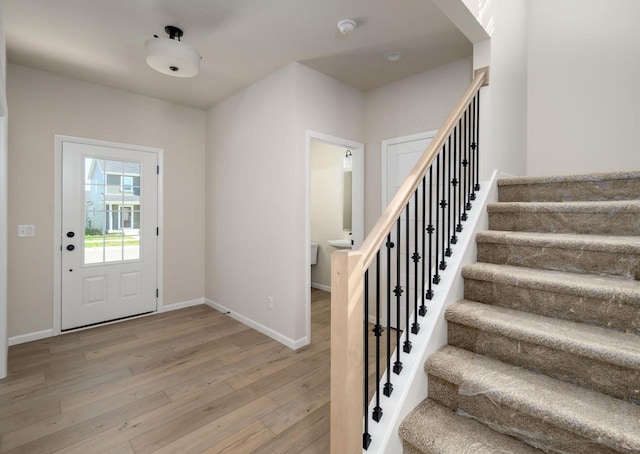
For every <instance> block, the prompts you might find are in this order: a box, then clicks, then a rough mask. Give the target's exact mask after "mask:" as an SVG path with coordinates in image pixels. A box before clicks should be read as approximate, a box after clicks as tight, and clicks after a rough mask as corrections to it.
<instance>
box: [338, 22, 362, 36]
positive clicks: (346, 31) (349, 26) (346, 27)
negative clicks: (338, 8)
mask: <svg viewBox="0 0 640 454" xmlns="http://www.w3.org/2000/svg"><path fill="white" fill-rule="evenodd" d="M356 27H357V24H356V21H354V20H353V19H342V20H341V21H340V22H338V30H340V33H341V34H343V35H350V34H351V33H353V31H354V30H355V29H356Z"/></svg>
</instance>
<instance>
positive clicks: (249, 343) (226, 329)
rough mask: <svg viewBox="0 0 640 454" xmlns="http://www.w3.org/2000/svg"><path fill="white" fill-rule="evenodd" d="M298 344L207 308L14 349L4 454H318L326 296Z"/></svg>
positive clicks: (325, 391)
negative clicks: (304, 342)
mask: <svg viewBox="0 0 640 454" xmlns="http://www.w3.org/2000/svg"><path fill="white" fill-rule="evenodd" d="M312 300H313V304H312V306H311V307H312V344H311V345H309V346H307V347H304V348H302V349H300V350H298V351H292V350H290V349H289V348H287V347H285V346H283V345H281V344H279V343H278V342H276V341H274V340H271V339H270V338H268V337H267V336H265V335H263V334H260V333H258V332H257V331H254V330H252V329H250V328H247V327H246V326H244V325H242V324H240V323H238V322H236V321H235V320H233V319H231V318H229V317H228V316H225V315H223V314H222V313H220V312H218V311H215V310H213V309H211V308H209V307H206V306H197V307H193V308H188V309H182V310H178V311H174V312H167V313H163V314H158V315H153V316H150V317H145V318H140V319H136V320H130V321H127V322H122V323H119V324H115V325H109V326H104V327H99V328H94V329H92V330H88V331H81V332H77V333H73V334H65V335H62V336H58V337H54V338H49V339H45V340H41V341H36V342H31V343H28V344H22V345H17V346H13V347H11V348H10V349H9V376H8V377H7V378H6V379H4V380H0V436H1V437H2V439H1V441H2V445H1V450H0V452H2V453H30V454H31V453H83V454H84V453H91V454H98V453H113V454H116V453H118V454H120V453H136V454H140V453H200V452H206V453H234V454H236V453H250V452H255V453H263V452H264V453H270V454H275V453H309V454H310V453H327V452H329V364H330V361H329V335H330V327H329V323H330V300H329V294H328V293H326V292H322V291H317V290H313V291H312Z"/></svg>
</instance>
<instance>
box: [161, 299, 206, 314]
mask: <svg viewBox="0 0 640 454" xmlns="http://www.w3.org/2000/svg"><path fill="white" fill-rule="evenodd" d="M199 304H206V303H205V301H204V298H196V299H194V300H189V301H181V302H179V303H173V304H165V305H163V306H162V308H161V309H160V310H159V311H158V312H169V311H175V310H178V309H185V308H187V307H192V306H197V305H199Z"/></svg>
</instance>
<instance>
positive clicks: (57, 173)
mask: <svg viewBox="0 0 640 454" xmlns="http://www.w3.org/2000/svg"><path fill="white" fill-rule="evenodd" d="M63 142H74V143H79V144H83V145H95V146H100V147H108V148H120V149H126V150H132V151H146V152H149V153H155V154H156V155H157V156H158V166H160V172H159V173H158V228H159V234H158V237H157V248H158V251H157V261H156V280H157V285H158V290H159V292H158V298H157V309H156V311H155V312H152V313H158V312H163V310H164V305H163V298H162V295H163V293H164V292H163V291H162V290H163V284H164V279H163V266H162V265H163V257H164V253H163V237H164V235H163V233H164V228H163V220H164V208H163V207H164V190H163V189H164V178H163V176H164V150H163V149H162V148H155V147H147V146H142V145H132V144H127V143H120V142H111V141H106V140H97V139H87V138H84V137H74V136H66V135H62V134H55V135H54V160H53V162H54V164H53V171H54V191H53V196H54V210H53V213H54V215H53V335H54V336H58V335H60V334H62V330H61V325H62V320H61V316H62V144H63ZM146 315H149V314H146ZM146 315H140V316H133V317H129V318H127V320H129V319H131V318H136V317H145V316H146ZM118 322H119V320H115V321H111V322H105V323H103V325H109V324H112V323H118ZM92 327H93V326H89V327H85V328H78V329H75V330H66V331H65V333H68V332H73V331H82V330H85V329H90V328H92Z"/></svg>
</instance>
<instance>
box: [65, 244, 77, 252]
mask: <svg viewBox="0 0 640 454" xmlns="http://www.w3.org/2000/svg"><path fill="white" fill-rule="evenodd" d="M75 248H76V247H75V246H74V245H73V244H70V245H68V246H67V251H73V250H74V249H75Z"/></svg>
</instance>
